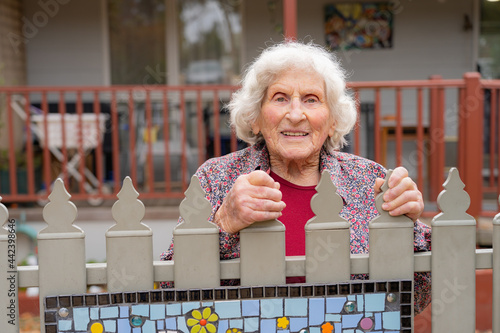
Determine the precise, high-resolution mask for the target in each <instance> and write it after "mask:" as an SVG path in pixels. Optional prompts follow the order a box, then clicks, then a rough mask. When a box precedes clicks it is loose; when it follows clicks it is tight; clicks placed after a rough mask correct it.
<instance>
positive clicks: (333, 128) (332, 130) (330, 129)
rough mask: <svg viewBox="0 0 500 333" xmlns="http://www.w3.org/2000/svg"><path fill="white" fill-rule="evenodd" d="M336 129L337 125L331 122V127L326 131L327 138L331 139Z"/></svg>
mask: <svg viewBox="0 0 500 333" xmlns="http://www.w3.org/2000/svg"><path fill="white" fill-rule="evenodd" d="M336 127H337V124H336V122H335V121H333V122H332V125H331V126H330V128H329V129H328V136H329V137H330V138H331V137H332V136H333V135H334V134H335V128H336Z"/></svg>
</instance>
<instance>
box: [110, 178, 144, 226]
mask: <svg viewBox="0 0 500 333" xmlns="http://www.w3.org/2000/svg"><path fill="white" fill-rule="evenodd" d="M116 196H117V197H118V201H116V202H115V203H114V204H113V207H112V208H111V213H112V215H113V219H114V220H115V221H116V224H115V225H114V226H112V227H111V228H109V229H108V232H109V231H118V230H139V229H144V230H150V229H149V227H147V226H146V225H144V224H142V223H141V221H142V219H143V218H144V215H145V213H146V208H145V207H144V204H143V203H142V201H141V200H139V199H137V198H138V197H139V192H137V190H136V189H135V188H134V185H133V184H132V179H131V178H130V177H129V176H127V177H125V179H124V180H123V185H122V188H121V189H120V192H118V194H117V195H116Z"/></svg>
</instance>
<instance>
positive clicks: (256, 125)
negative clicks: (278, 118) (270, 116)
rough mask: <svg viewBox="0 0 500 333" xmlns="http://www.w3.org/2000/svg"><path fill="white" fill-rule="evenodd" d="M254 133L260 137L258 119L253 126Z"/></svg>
mask: <svg viewBox="0 0 500 333" xmlns="http://www.w3.org/2000/svg"><path fill="white" fill-rule="evenodd" d="M252 133H253V134H255V135H258V134H259V133H260V126H259V120H258V119H257V120H256V121H255V122H254V123H253V124H252Z"/></svg>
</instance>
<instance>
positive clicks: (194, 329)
mask: <svg viewBox="0 0 500 333" xmlns="http://www.w3.org/2000/svg"><path fill="white" fill-rule="evenodd" d="M191 316H192V318H188V320H187V321H186V324H187V325H188V326H189V327H191V330H190V331H189V332H190V333H207V332H208V333H215V332H216V331H217V326H216V325H214V324H216V323H217V320H219V316H218V315H217V314H216V313H212V309H211V308H205V309H203V313H202V312H200V310H193V311H192V312H191Z"/></svg>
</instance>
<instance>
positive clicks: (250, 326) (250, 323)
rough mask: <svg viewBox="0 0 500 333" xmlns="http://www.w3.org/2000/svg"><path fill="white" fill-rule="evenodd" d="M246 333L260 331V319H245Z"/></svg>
mask: <svg viewBox="0 0 500 333" xmlns="http://www.w3.org/2000/svg"><path fill="white" fill-rule="evenodd" d="M243 328H244V329H245V332H257V331H259V317H250V318H245V319H244V327H243Z"/></svg>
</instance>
